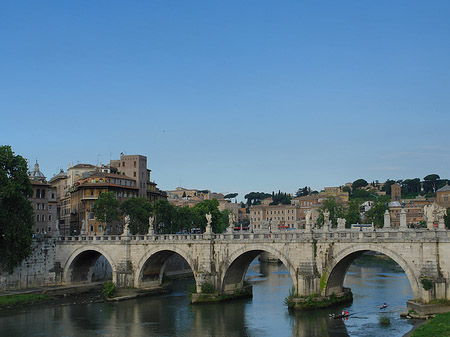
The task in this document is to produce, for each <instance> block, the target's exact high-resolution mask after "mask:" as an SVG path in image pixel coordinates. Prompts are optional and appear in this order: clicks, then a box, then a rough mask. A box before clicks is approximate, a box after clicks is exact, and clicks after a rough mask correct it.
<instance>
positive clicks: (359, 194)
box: [352, 188, 370, 200]
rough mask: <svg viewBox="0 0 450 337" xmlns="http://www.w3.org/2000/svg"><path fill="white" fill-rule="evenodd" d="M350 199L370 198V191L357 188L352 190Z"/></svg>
mask: <svg viewBox="0 0 450 337" xmlns="http://www.w3.org/2000/svg"><path fill="white" fill-rule="evenodd" d="M352 199H363V200H367V199H370V192H369V191H366V190H364V189H362V188H357V189H355V190H353V193H352Z"/></svg>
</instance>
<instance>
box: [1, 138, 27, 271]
mask: <svg viewBox="0 0 450 337" xmlns="http://www.w3.org/2000/svg"><path fill="white" fill-rule="evenodd" d="M32 194H33V188H32V187H31V183H30V179H29V177H28V174H27V162H26V160H25V159H24V158H23V157H21V156H20V155H15V154H14V152H13V151H12V149H11V147H10V146H6V145H5V146H0V269H5V270H7V271H8V272H10V273H12V272H13V270H14V268H15V267H17V266H18V265H20V263H21V262H22V261H23V260H24V259H25V258H26V257H28V256H29V255H30V253H31V244H32V235H33V224H34V211H33V206H32V204H31V202H30V201H29V200H28V198H29V197H31V195H32Z"/></svg>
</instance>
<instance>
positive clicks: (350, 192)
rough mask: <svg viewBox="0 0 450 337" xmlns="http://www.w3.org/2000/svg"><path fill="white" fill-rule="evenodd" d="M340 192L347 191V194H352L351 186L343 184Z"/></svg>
mask: <svg viewBox="0 0 450 337" xmlns="http://www.w3.org/2000/svg"><path fill="white" fill-rule="evenodd" d="M342 192H347V193H348V195H351V194H352V188H351V187H350V186H344V188H343V189H342Z"/></svg>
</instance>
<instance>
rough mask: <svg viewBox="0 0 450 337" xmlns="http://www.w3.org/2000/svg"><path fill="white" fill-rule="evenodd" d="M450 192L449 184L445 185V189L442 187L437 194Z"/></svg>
mask: <svg viewBox="0 0 450 337" xmlns="http://www.w3.org/2000/svg"><path fill="white" fill-rule="evenodd" d="M447 191H450V186H449V185H448V184H445V186H444V187H441V188H440V189H438V190H437V192H447Z"/></svg>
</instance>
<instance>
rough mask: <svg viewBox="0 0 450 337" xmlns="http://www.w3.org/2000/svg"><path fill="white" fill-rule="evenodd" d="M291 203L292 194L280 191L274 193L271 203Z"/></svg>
mask: <svg viewBox="0 0 450 337" xmlns="http://www.w3.org/2000/svg"><path fill="white" fill-rule="evenodd" d="M290 203H291V196H290V195H289V194H286V193H282V192H278V193H277V194H275V193H272V202H271V203H270V205H279V204H282V205H289V204H290Z"/></svg>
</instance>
